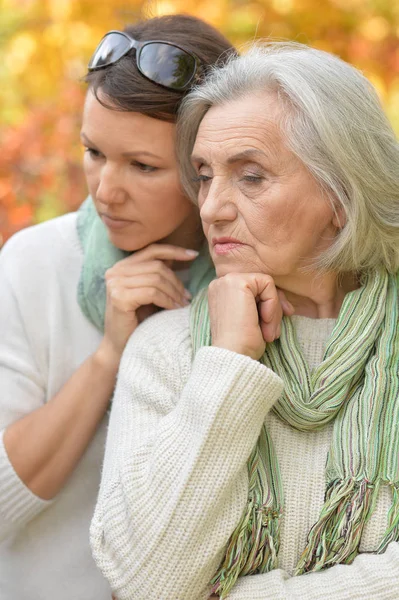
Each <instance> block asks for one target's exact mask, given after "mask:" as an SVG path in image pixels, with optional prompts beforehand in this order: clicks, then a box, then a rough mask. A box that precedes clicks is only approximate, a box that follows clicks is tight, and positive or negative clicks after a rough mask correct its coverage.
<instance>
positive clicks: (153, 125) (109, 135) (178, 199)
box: [81, 91, 200, 251]
mask: <svg viewBox="0 0 399 600" xmlns="http://www.w3.org/2000/svg"><path fill="white" fill-rule="evenodd" d="M174 136H175V125H174V123H168V122H166V121H160V120H159V119H153V118H151V117H148V116H146V115H143V114H141V113H135V112H122V111H118V110H111V109H108V108H105V107H104V106H102V104H100V102H99V101H98V100H97V99H96V98H95V96H94V94H93V93H92V92H91V91H89V92H88V94H87V97H86V102H85V107H84V112H83V124H82V131H81V139H82V143H83V145H84V146H85V148H86V150H85V155H84V170H85V175H86V179H87V184H88V188H89V192H90V195H91V196H92V198H93V201H94V203H95V206H96V209H97V212H98V214H99V216H100V218H101V219H102V221H103V223H104V225H105V226H106V228H107V231H108V236H109V239H110V241H111V242H112V243H113V244H114V245H115V246H117V247H118V248H120V249H121V250H127V251H133V250H139V249H141V248H144V247H145V246H148V245H149V244H151V243H153V242H158V241H162V242H164V243H171V244H176V245H179V246H180V245H181V246H186V247H189V246H190V240H188V241H187V232H190V231H191V232H193V231H195V230H196V229H198V227H200V225H199V221H198V212H197V209H196V207H195V206H194V205H193V204H192V203H191V202H190V201H189V200H188V198H187V197H186V196H185V195H184V193H183V191H182V189H181V186H180V181H179V174H178V167H177V162H176V158H175V139H174Z"/></svg>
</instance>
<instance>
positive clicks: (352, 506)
mask: <svg viewBox="0 0 399 600" xmlns="http://www.w3.org/2000/svg"><path fill="white" fill-rule="evenodd" d="M398 305H399V300H398V280H397V277H396V276H394V275H389V274H388V273H387V272H386V271H381V272H378V273H373V274H369V275H367V276H365V277H364V281H363V285H362V287H360V288H359V289H357V290H355V291H353V292H351V293H349V294H347V295H346V296H345V299H344V302H343V305H342V308H341V311H340V313H339V316H338V319H337V323H336V325H335V327H334V330H333V332H332V334H331V338H330V339H329V341H328V345H327V347H326V350H325V353H324V358H323V361H322V363H321V364H320V365H319V366H318V367H317V368H316V369H315V370H314V371H312V372H311V371H310V369H309V367H308V365H307V363H306V360H305V359H304V357H303V355H302V352H301V350H300V348H299V344H298V341H297V339H296V335H295V330H294V328H293V325H292V323H291V320H290V319H289V318H288V317H284V319H283V322H282V328H281V337H280V339H279V340H276V341H275V342H273V343H272V344H267V345H266V350H265V353H264V355H263V356H262V358H261V359H260V361H261V362H262V363H263V364H264V365H265V366H266V367H269V368H270V369H272V370H273V371H274V372H275V373H277V374H278V375H279V376H280V377H281V379H282V380H283V382H284V392H283V395H282V396H281V398H280V399H279V400H278V402H277V403H276V405H275V406H274V408H273V410H274V411H275V413H277V415H278V416H279V417H280V418H281V419H282V420H283V421H284V422H286V423H288V424H289V425H291V426H292V427H294V428H295V429H298V430H300V431H314V430H317V429H320V428H322V427H323V426H325V425H326V424H327V423H329V422H330V421H334V427H333V436H332V442H331V447H330V450H329V454H328V460H327V467H326V494H325V502H324V506H323V508H322V510H321V513H320V516H319V520H318V521H317V523H315V525H313V527H312V529H311V531H310V532H309V534H308V539H307V545H306V548H305V550H304V552H303V554H302V556H301V558H300V560H299V563H298V565H297V570H296V574H297V575H299V574H302V573H306V572H309V571H318V570H320V569H323V568H325V567H329V566H332V565H335V564H338V563H350V562H352V561H353V559H354V558H355V556H356V555H357V553H358V552H359V544H360V540H361V536H362V532H363V529H364V526H365V523H366V522H367V520H368V519H369V517H370V515H371V514H372V512H373V509H374V506H375V503H376V499H377V496H378V492H379V488H380V485H381V484H382V483H384V484H387V485H389V486H390V488H391V490H392V506H391V509H390V511H389V514H388V526H387V529H386V531H385V534H384V537H383V539H382V540H381V541H380V544H379V547H378V549H377V552H384V550H385V549H386V547H387V545H388V544H389V543H390V542H391V541H394V540H396V541H397V540H399V371H398V367H399V306H398ZM190 328H191V336H192V343H193V352H194V353H195V352H196V351H197V350H198V349H199V348H200V347H202V346H209V345H211V343H212V341H211V334H210V322H209V313H208V302H207V294H206V290H203V291H202V292H201V293H200V294H199V295H198V296H197V298H196V299H195V300H194V302H193V304H192V307H191V319H190ZM248 477H249V491H248V501H247V506H246V508H245V511H244V514H243V515H242V517H241V520H240V522H239V523H238V525H237V527H236V529H235V530H234V532H233V533H232V535H231V537H230V540H229V542H228V546H227V550H226V555H225V558H224V560H223V562H222V564H221V566H220V568H219V571H218V573H217V574H216V576H215V577H214V579H213V580H212V584H213V592H214V593H218V594H220V596H221V597H222V598H224V597H225V596H226V594H227V593H228V592H229V590H231V588H232V587H233V585H234V583H235V582H236V580H237V578H238V577H239V576H242V575H247V574H256V573H265V572H268V571H270V570H271V569H275V568H276V567H277V558H278V551H279V545H280V535H279V534H280V522H281V516H282V514H283V510H284V494H283V486H282V482H281V476H280V469H279V465H278V460H277V456H276V453H275V450H274V447H273V442H272V440H271V438H270V436H269V434H268V432H267V429H266V427H265V426H263V427H262V431H261V434H260V437H259V439H258V442H257V445H256V447H255V448H254V450H253V451H252V454H251V455H250V457H249V459H248Z"/></svg>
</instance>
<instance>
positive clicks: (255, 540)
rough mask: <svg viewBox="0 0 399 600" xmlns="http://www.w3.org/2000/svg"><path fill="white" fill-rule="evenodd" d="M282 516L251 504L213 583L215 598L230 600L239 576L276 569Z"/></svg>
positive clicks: (271, 510)
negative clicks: (228, 599) (227, 599)
mask: <svg viewBox="0 0 399 600" xmlns="http://www.w3.org/2000/svg"><path fill="white" fill-rule="evenodd" d="M279 517H280V515H279V513H278V512H277V511H275V510H273V509H271V508H270V507H266V506H261V507H259V505H257V504H255V503H253V502H251V503H250V504H249V506H248V510H247V512H246V514H245V517H244V518H243V519H242V521H241V523H240V527H239V528H237V529H236V530H235V531H234V534H233V535H232V537H231V538H230V542H229V545H228V548H227V551H226V555H225V559H224V561H223V563H222V565H221V567H220V568H219V571H218V572H217V573H216V575H215V577H214V578H213V579H212V581H211V585H212V594H217V595H219V596H220V598H221V600H223V598H226V596H227V594H228V593H229V592H230V590H231V588H232V587H233V586H234V584H235V582H236V581H237V579H238V577H239V576H242V575H248V574H252V575H254V574H256V573H266V572H268V571H271V570H272V569H274V568H276V565H277V553H278V549H279V548H278V546H279V544H278V540H279V521H280V518H279Z"/></svg>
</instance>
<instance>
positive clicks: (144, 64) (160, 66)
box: [139, 42, 196, 90]
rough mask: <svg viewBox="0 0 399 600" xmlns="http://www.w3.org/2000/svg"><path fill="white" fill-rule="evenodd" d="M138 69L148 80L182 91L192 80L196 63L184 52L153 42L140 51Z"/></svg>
mask: <svg viewBox="0 0 399 600" xmlns="http://www.w3.org/2000/svg"><path fill="white" fill-rule="evenodd" d="M139 68H140V70H141V72H142V73H143V75H145V76H146V77H148V79H151V80H152V81H155V82H156V83H160V84H161V85H164V86H166V87H168V88H172V89H175V90H182V89H184V87H185V86H186V85H187V84H188V83H189V82H190V81H191V79H192V78H193V76H194V73H195V68H196V63H195V58H194V57H193V56H190V54H187V52H185V51H184V50H180V48H175V47H174V46H169V45H168V44H162V43H159V42H154V43H150V44H146V45H145V46H144V47H143V48H142V49H141V52H140V57H139Z"/></svg>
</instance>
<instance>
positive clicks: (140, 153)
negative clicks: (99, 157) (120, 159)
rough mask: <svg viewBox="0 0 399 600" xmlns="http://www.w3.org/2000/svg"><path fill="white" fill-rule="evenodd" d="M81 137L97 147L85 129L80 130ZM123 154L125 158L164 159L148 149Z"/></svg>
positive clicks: (91, 145) (88, 144)
mask: <svg viewBox="0 0 399 600" xmlns="http://www.w3.org/2000/svg"><path fill="white" fill-rule="evenodd" d="M80 139H81V140H82V142H83V143H84V144H86V145H87V146H90V147H92V148H96V144H94V143H93V142H92V141H91V140H90V139H89V138H88V137H87V135H86V134H85V133H84V131H81V132H80ZM122 156H124V157H125V158H139V157H144V156H149V157H150V158H156V159H158V160H162V157H161V156H158V155H157V154H154V153H153V152H148V151H147V150H136V151H134V152H122Z"/></svg>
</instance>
